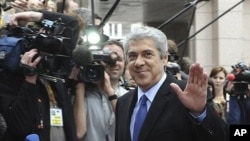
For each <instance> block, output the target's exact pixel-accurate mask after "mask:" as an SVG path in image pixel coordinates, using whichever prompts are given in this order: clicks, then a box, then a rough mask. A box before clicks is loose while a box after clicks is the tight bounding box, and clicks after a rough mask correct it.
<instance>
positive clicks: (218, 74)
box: [209, 66, 227, 121]
mask: <svg viewBox="0 0 250 141" xmlns="http://www.w3.org/2000/svg"><path fill="white" fill-rule="evenodd" d="M226 76H227V71H226V69H225V68H224V67H221V66H217V67H214V68H213V69H212V70H211V72H210V75H209V77H210V79H211V82H212V84H211V85H212V87H211V88H212V95H213V98H212V101H211V103H212V106H213V107H214V110H215V112H216V113H217V114H218V116H219V117H221V118H222V119H223V120H224V121H226V109H227V106H226V105H227V102H226V92H225V90H224V85H225V82H226Z"/></svg>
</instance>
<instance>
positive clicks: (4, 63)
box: [0, 18, 71, 74]
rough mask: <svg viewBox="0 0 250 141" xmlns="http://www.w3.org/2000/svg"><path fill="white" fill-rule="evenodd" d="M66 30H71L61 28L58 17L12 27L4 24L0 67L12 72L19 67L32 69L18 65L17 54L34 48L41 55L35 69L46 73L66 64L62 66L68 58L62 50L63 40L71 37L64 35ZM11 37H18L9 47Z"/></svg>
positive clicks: (0, 45)
mask: <svg viewBox="0 0 250 141" xmlns="http://www.w3.org/2000/svg"><path fill="white" fill-rule="evenodd" d="M65 33H71V30H70V29H69V28H67V27H64V23H63V22H62V20H61V19H60V18H58V19H57V20H55V21H50V20H47V19H44V20H43V21H42V22H41V23H39V24H34V25H29V26H27V27H16V28H12V27H10V26H8V25H7V26H6V27H5V28H3V29H2V30H1V35H3V36H2V37H1V38H0V52H1V56H2V58H0V68H2V69H7V70H10V71H13V72H17V71H19V69H20V68H21V69H22V70H23V69H24V71H25V72H27V70H29V69H31V68H29V67H28V66H25V65H24V66H22V67H20V66H19V65H20V54H23V53H24V52H27V51H29V50H31V49H34V48H36V49H38V51H39V56H42V60H41V61H40V63H39V65H38V67H37V68H36V70H35V71H36V72H37V73H45V74H50V73H54V72H55V71H58V70H59V69H61V67H62V66H63V67H65V66H64V65H65V64H67V63H68V62H69V60H70V59H69V58H70V57H69V56H67V54H63V53H62V52H63V47H64V46H63V44H64V42H65V41H67V40H70V38H66V37H64V35H65ZM13 39H18V40H15V41H16V42H17V41H18V44H17V43H16V44H15V43H12V44H14V45H12V46H10V43H11V42H13V41H14V40H13ZM15 41H14V42H15ZM36 57H38V56H36ZM65 61H66V62H65ZM13 62H14V63H13Z"/></svg>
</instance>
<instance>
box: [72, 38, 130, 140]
mask: <svg viewBox="0 0 250 141" xmlns="http://www.w3.org/2000/svg"><path fill="white" fill-rule="evenodd" d="M103 50H109V51H111V52H115V53H116V54H117V56H118V57H117V60H116V62H115V63H114V64H107V63H102V64H103V65H104V68H105V72H104V73H105V75H104V80H103V81H102V82H98V83H96V82H88V83H85V82H82V81H80V82H79V83H78V84H77V86H76V98H75V102H74V103H75V105H74V113H75V118H76V123H77V124H76V125H77V136H78V139H79V140H82V141H90V140H93V141H114V133H115V115H114V109H115V107H116V101H117V98H118V97H119V96H121V95H123V94H125V93H126V92H127V90H125V89H124V88H123V87H121V86H120V85H119V79H120V77H121V76H122V74H123V71H124V67H125V57H124V51H123V47H122V45H121V43H120V42H118V41H107V43H105V45H104V47H103ZM76 75H77V73H74V74H73V75H72V77H73V76H75V77H73V78H75V79H76Z"/></svg>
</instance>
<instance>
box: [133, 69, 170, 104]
mask: <svg viewBox="0 0 250 141" xmlns="http://www.w3.org/2000/svg"><path fill="white" fill-rule="evenodd" d="M166 77H167V75H166V73H164V74H163V76H162V78H161V79H160V80H159V81H158V82H157V83H156V84H155V85H154V86H153V87H151V88H150V89H149V90H148V91H146V92H143V91H142V89H141V88H140V87H138V99H137V102H139V100H140V98H141V97H142V95H143V94H145V95H146V97H147V98H148V100H149V101H150V103H152V101H153V100H154V98H155V95H156V93H157V92H158V90H159V89H160V87H161V85H162V84H163V82H164V81H165V79H166Z"/></svg>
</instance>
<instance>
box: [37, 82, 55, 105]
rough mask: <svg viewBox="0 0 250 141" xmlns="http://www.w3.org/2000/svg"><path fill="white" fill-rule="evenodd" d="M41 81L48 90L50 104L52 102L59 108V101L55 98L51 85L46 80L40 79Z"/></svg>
mask: <svg viewBox="0 0 250 141" xmlns="http://www.w3.org/2000/svg"><path fill="white" fill-rule="evenodd" d="M40 80H41V82H42V83H43V85H44V86H45V88H46V90H47V92H48V96H49V100H50V102H52V104H53V106H54V107H57V101H56V98H55V93H54V91H53V89H52V87H51V85H50V84H49V82H48V80H45V79H40Z"/></svg>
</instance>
